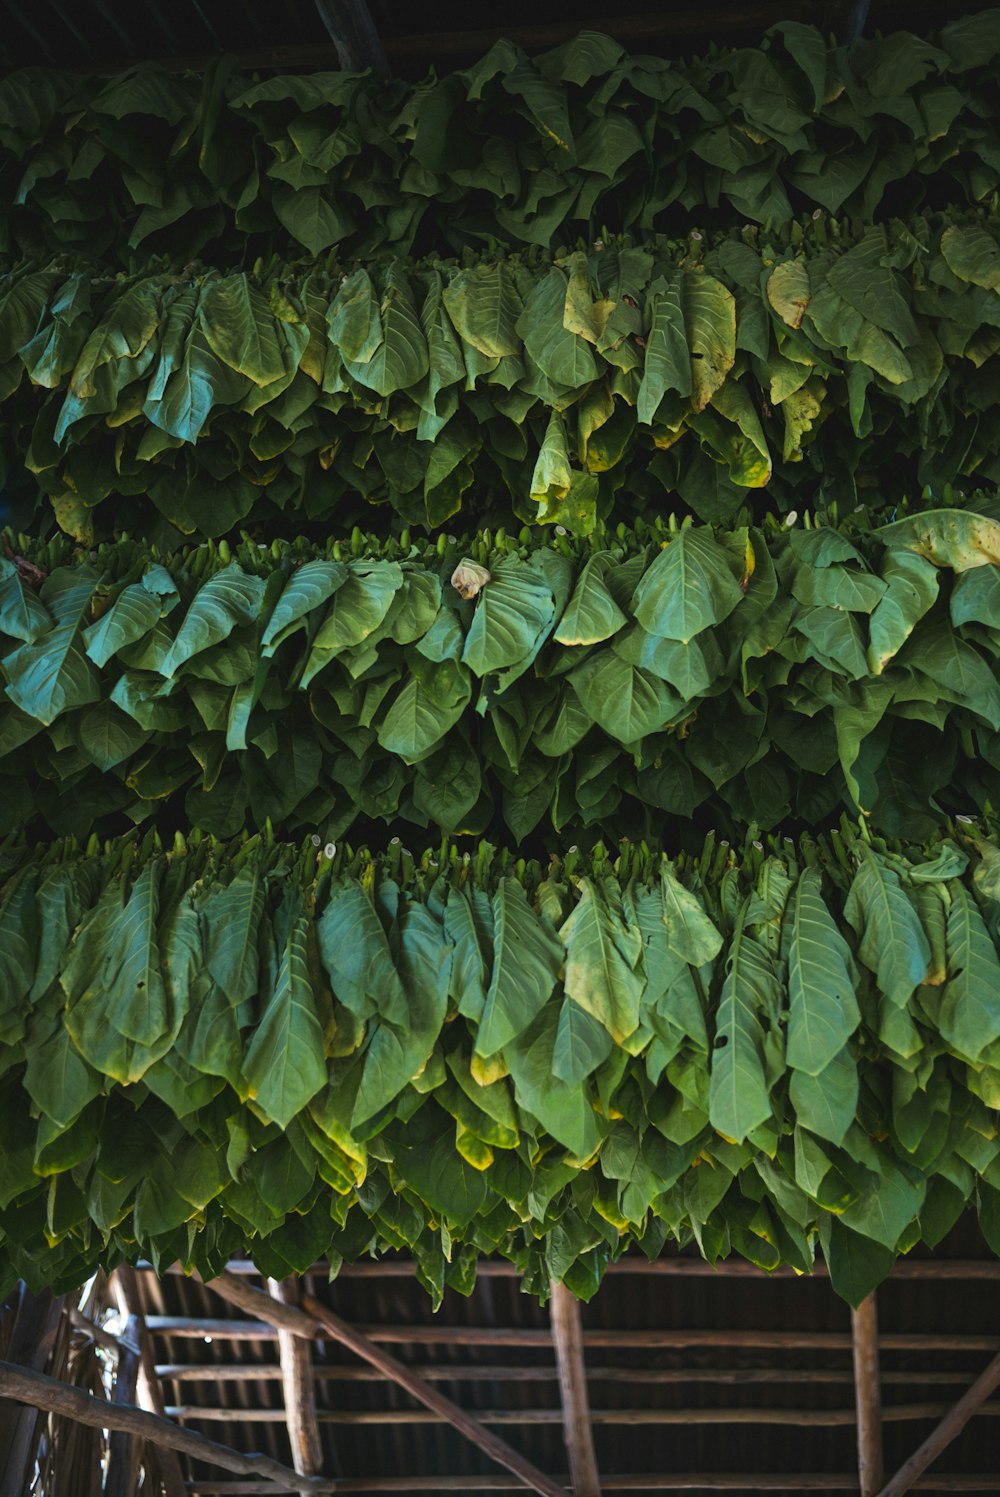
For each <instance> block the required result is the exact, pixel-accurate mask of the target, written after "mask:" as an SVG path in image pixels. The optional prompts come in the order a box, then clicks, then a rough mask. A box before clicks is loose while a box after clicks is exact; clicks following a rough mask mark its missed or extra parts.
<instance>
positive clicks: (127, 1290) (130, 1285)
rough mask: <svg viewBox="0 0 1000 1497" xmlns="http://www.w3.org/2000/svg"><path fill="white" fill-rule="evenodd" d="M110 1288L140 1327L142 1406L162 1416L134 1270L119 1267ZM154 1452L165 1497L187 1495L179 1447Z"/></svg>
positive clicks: (120, 1304)
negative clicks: (178, 1451) (178, 1452)
mask: <svg viewBox="0 0 1000 1497" xmlns="http://www.w3.org/2000/svg"><path fill="white" fill-rule="evenodd" d="M111 1287H112V1290H113V1292H114V1296H115V1303H116V1304H117V1305H118V1309H119V1312H120V1313H121V1314H122V1315H124V1316H126V1317H127V1319H128V1320H129V1321H131V1322H133V1323H134V1324H135V1326H136V1328H137V1334H138V1348H139V1377H138V1383H137V1390H138V1396H139V1407H140V1408H141V1409H145V1410H146V1412H147V1413H149V1414H159V1415H160V1416H161V1417H162V1416H163V1410H164V1408H165V1404H164V1399H163V1389H162V1388H161V1386H160V1380H159V1378H158V1377H157V1375H156V1360H155V1358H154V1356H153V1343H152V1341H151V1339H150V1335H149V1330H148V1329H147V1326H146V1317H145V1315H144V1314H143V1310H142V1300H141V1298H140V1295H139V1285H138V1281H137V1280H136V1276H135V1269H134V1268H130V1267H129V1266H128V1265H127V1264H124V1263H123V1264H122V1265H121V1267H119V1268H117V1269H116V1270H115V1273H114V1277H113V1278H112V1280H111ZM150 1449H151V1451H153V1454H154V1455H155V1459H156V1465H157V1470H158V1474H159V1478H160V1482H161V1483H162V1486H163V1489H164V1497H187V1487H186V1485H185V1482H184V1473H183V1471H182V1470H181V1463H180V1457H179V1456H178V1454H177V1452H176V1450H171V1449H170V1448H169V1447H168V1446H160V1447H159V1448H157V1449H155V1451H154V1450H153V1447H150Z"/></svg>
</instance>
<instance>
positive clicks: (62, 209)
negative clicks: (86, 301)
mask: <svg viewBox="0 0 1000 1497" xmlns="http://www.w3.org/2000/svg"><path fill="white" fill-rule="evenodd" d="M998 51H1000V19H998V16H997V12H995V11H993V12H987V13H985V14H981V15H975V16H969V17H965V18H963V19H961V20H958V21H955V22H953V23H952V24H951V25H948V26H945V27H944V28H943V29H942V31H941V32H940V34H939V35H938V38H937V42H936V44H935V43H933V42H931V41H929V40H926V39H921V38H918V37H915V36H912V35H909V34H907V33H905V32H904V33H900V34H897V35H893V36H888V37H885V38H878V39H874V40H864V41H858V42H856V43H855V44H853V45H851V46H848V47H830V46H828V44H827V42H826V40H825V39H824V37H823V35H822V34H821V33H820V32H819V31H818V30H817V29H815V28H814V27H811V26H805V25H800V24H798V23H796V22H785V23H783V24H781V25H778V26H776V27H773V28H772V29H771V30H770V31H769V32H768V33H767V34H766V35H765V37H764V39H763V41H762V44H761V46H760V48H755V49H723V50H720V49H716V48H713V49H712V50H711V51H710V52H709V53H708V55H706V56H704V57H699V58H695V59H693V60H691V61H688V62H679V61H670V62H668V61H665V60H664V59H662V58H657V57H641V56H637V57H630V56H628V55H627V54H626V53H625V52H624V51H623V49H622V48H621V47H620V46H619V45H618V44H617V43H615V42H613V41H611V40H610V39H609V38H608V37H606V36H600V35H597V34H595V33H584V34H583V35H582V36H580V37H578V38H577V39H576V40H575V41H572V42H570V43H568V44H567V45H566V46H564V47H560V48H558V49H557V50H555V51H553V52H549V53H547V54H545V55H543V56H539V57H531V58H529V57H527V56H526V55H525V54H524V53H523V52H522V51H521V50H520V49H518V48H517V47H514V46H512V45H511V44H510V43H509V42H501V43H499V44H498V45H497V46H495V47H493V48H492V49H491V50H490V51H489V52H488V53H487V55H486V56H485V57H484V58H483V59H482V61H481V62H479V63H477V64H476V65H475V66H474V67H472V68H470V69H467V70H465V71H463V72H457V73H453V74H450V75H449V76H446V77H444V78H441V79H437V78H435V77H434V76H431V77H429V78H427V79H425V80H423V81H422V82H420V83H416V84H414V83H408V82H404V81H401V80H397V81H388V80H386V79H382V78H378V77H371V76H358V75H352V74H349V73H311V74H307V75H303V76H292V77H274V78H268V79H267V80H265V81H263V82H261V81H257V80H254V79H252V78H250V77H248V76H246V75H242V74H240V73H239V72H238V71H236V69H235V67H234V65H233V63H232V61H231V60H221V61H220V62H218V63H217V64H215V65H213V66H210V67H209V68H207V69H206V70H205V71H204V72H201V73H197V74H186V75H185V74H179V73H174V72H168V71H164V70H161V69H158V68H155V67H140V68H135V69H133V70H131V71H130V72H128V73H125V74H122V75H119V76H118V77H115V78H113V79H111V80H108V79H107V78H88V77H84V76H81V75H79V74H70V73H55V72H46V71H44V70H42V69H37V68H31V69H26V70H23V71H20V72H14V73H11V74H8V75H7V76H6V77H5V78H4V79H3V80H2V82H0V197H2V199H3V200H4V202H5V203H9V204H10V205H11V206H10V210H9V211H7V212H5V213H4V215H3V217H2V221H0V251H2V252H5V253H14V254H17V253H24V252H27V253H39V252H44V251H51V250H60V249H67V248H85V249H86V250H87V252H88V253H99V254H101V255H102V256H103V257H105V258H106V259H107V260H108V261H109V262H111V263H119V264H124V265H130V264H133V263H137V262H138V261H139V260H140V259H144V258H145V257H146V256H148V255H149V254H151V253H153V254H156V253H167V254H170V255H171V256H173V257H174V258H175V259H181V260H183V259H190V258H192V257H194V256H196V255H200V254H203V253H206V252H207V253H210V254H213V255H219V256H222V257H223V258H224V259H225V260H226V261H228V262H232V261H234V260H235V261H236V262H237V263H239V262H240V260H241V259H242V258H243V257H244V256H245V255H246V254H247V251H248V250H249V252H250V255H251V258H252V256H253V254H256V253H258V252H259V250H260V249H261V248H264V249H265V251H269V250H270V249H273V248H282V247H288V246H300V247H301V248H302V249H305V250H306V251H308V252H309V253H310V254H318V253H321V252H322V251H324V250H326V249H328V248H331V247H333V248H338V249H339V251H340V253H341V254H342V255H343V256H345V257H351V256H357V257H359V258H365V259H370V258H371V257H372V256H374V255H378V254H384V253H385V252H386V251H387V250H392V251H393V252H399V250H403V251H404V252H405V251H409V250H412V249H417V250H418V252H424V251H425V250H429V249H442V250H457V249H462V248H464V247H466V246H469V245H471V246H480V245H482V244H484V243H487V242H489V241H491V240H496V239H500V240H503V241H504V242H507V243H514V244H535V245H544V246H548V245H550V244H552V243H553V242H556V243H558V242H560V238H561V237H562V238H565V237H573V236H575V235H576V234H577V233H580V232H586V231H587V227H588V225H590V224H592V223H594V222H596V223H601V222H605V223H614V224H616V225H618V226H619V227H622V228H635V229H637V230H638V231H640V232H650V231H654V230H666V231H668V232H669V231H671V230H674V231H676V230H677V229H678V228H680V229H682V230H685V229H686V227H687V225H688V224H689V223H690V221H691V219H692V216H694V217H695V218H696V219H697V220H699V221H702V220H705V221H711V222H712V223H720V222H721V223H724V224H728V223H731V222H732V221H733V220H734V218H735V219H738V220H750V221H755V222H760V223H763V222H765V221H766V220H768V219H771V220H773V221H775V222H777V221H780V220H784V219H788V218H790V217H792V216H793V215H794V214H795V213H797V212H801V211H803V210H804V209H806V210H812V209H815V208H822V209H824V210H826V211H828V212H833V213H839V212H847V213H850V214H852V215H856V216H860V217H863V218H865V219H869V220H870V219H872V218H873V217H875V216H883V215H884V213H885V212H886V211H887V205H888V211H894V210H895V209H896V208H898V207H900V206H904V207H909V208H914V207H920V206H922V204H923V203H924V202H926V201H931V202H941V201H946V200H947V201H958V202H965V203H972V202H979V201H982V200H984V199H985V198H987V197H988V196H989V195H990V194H991V193H994V192H996V190H997V186H998V171H997V163H996V161H995V159H994V155H993V153H992V151H991V142H992V132H993V128H994V127H993V121H994V120H995V118H996V115H997V111H998V107H1000V96H998V68H997V54H998Z"/></svg>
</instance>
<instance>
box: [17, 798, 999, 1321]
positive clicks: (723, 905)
mask: <svg viewBox="0 0 1000 1497" xmlns="http://www.w3.org/2000/svg"><path fill="white" fill-rule="evenodd" d="M0 867H2V869H3V871H4V878H5V881H4V883H3V885H2V888H0V1118H2V1119H3V1128H4V1141H5V1142H4V1149H3V1152H2V1154H0V1283H5V1282H9V1281H10V1280H11V1279H12V1278H16V1277H18V1276H23V1277H24V1278H26V1279H27V1280H28V1282H29V1283H31V1284H33V1285H35V1286H36V1287H40V1286H41V1285H42V1284H51V1285H53V1286H55V1287H57V1288H58V1287H60V1286H66V1285H70V1284H74V1283H78V1282H80V1281H81V1279H82V1278H84V1277H85V1276H86V1275H87V1274H88V1273H90V1272H91V1271H92V1270H93V1269H94V1267H95V1266H96V1265H97V1264H98V1263H99V1262H100V1263H103V1264H104V1265H105V1266H108V1267H110V1266H111V1265H113V1264H114V1263H116V1262H118V1261H120V1260H121V1259H122V1258H123V1257H124V1258H129V1259H133V1260H134V1259H135V1258H136V1257H137V1256H139V1255H148V1256H151V1257H152V1259H153V1261H154V1262H155V1263H161V1262H171V1261H173V1260H175V1259H178V1258H179V1259H181V1260H182V1261H183V1262H185V1263H187V1264H189V1265H195V1266H197V1267H198V1268H199V1270H200V1271H201V1272H202V1273H203V1274H204V1275H206V1276H209V1275H211V1274H212V1273H213V1272H215V1271H217V1270H218V1268H219V1267H220V1266H221V1265H222V1264H224V1262H225V1259H226V1257H227V1255H228V1254H229V1253H231V1252H233V1251H235V1250H243V1249H245V1248H247V1247H249V1249H250V1250H251V1251H252V1253H253V1256H254V1259H255V1261H256V1263H257V1264H258V1266H259V1267H260V1268H261V1270H262V1271H263V1272H265V1273H269V1274H272V1275H275V1276H279V1275H283V1274H286V1273H287V1272H289V1271H290V1270H296V1271H303V1270H305V1269H306V1268H308V1267H309V1266H311V1265H312V1263H313V1262H314V1261H315V1260H316V1259H317V1258H318V1257H320V1256H321V1255H323V1254H327V1255H328V1256H329V1259H330V1261H331V1263H332V1265H333V1266H334V1268H336V1266H337V1265H338V1263H339V1262H340V1261H341V1259H342V1258H354V1257H356V1256H357V1255H358V1254H360V1253H362V1252H365V1251H367V1250H369V1249H377V1250H386V1249H389V1248H396V1247H402V1246H406V1247H409V1248H411V1249H412V1250H413V1253H414V1255H415V1257H416V1261H417V1264H418V1269H419V1272H420V1274H421V1276H422V1278H423V1281H424V1282H425V1283H426V1284H427V1285H428V1287H429V1288H431V1289H432V1291H433V1292H434V1293H435V1294H440V1292H441V1289H442V1286H443V1284H444V1283H445V1282H447V1283H450V1284H452V1285H454V1286H455V1287H457V1288H460V1289H465V1290H468V1289H470V1288H471V1285H472V1282H473V1280H474V1274H475V1258H476V1255H477V1254H478V1253H485V1252H489V1253H501V1254H503V1255H505V1256H506V1257H508V1258H510V1259H512V1260H513V1261H514V1262H515V1263H517V1264H518V1266H519V1267H520V1268H521V1269H522V1271H523V1272H524V1274H525V1276H526V1281H527V1284H528V1286H529V1287H533V1288H535V1289H536V1290H540V1291H544V1292H547V1290H546V1287H545V1286H546V1285H547V1283H548V1280H549V1278H550V1276H551V1277H555V1278H557V1279H564V1280H565V1281H566V1282H568V1283H569V1284H570V1285H571V1286H572V1288H573V1289H574V1290H575V1291H576V1292H577V1293H580V1294H584V1295H586V1294H590V1293H592V1292H593V1291H594V1289H595V1288H596V1286H597V1284H598V1282H599V1280H600V1277H601V1274H602V1272H603V1269H604V1267H605V1266H606V1264H607V1263H608V1261H609V1260H610V1259H612V1258H615V1257H617V1256H618V1255H620V1254H621V1253H622V1252H624V1251H626V1250H627V1249H628V1248H629V1247H630V1246H631V1245H633V1244H636V1243H637V1244H638V1245H639V1246H640V1247H641V1249H642V1250H643V1251H644V1252H646V1253H647V1254H649V1255H650V1256H655V1255H656V1254H657V1253H658V1252H659V1250H660V1249H661V1247H662V1245H663V1243H664V1242H665V1241H666V1240H668V1239H672V1240H676V1241H677V1242H679V1243H681V1244H684V1243H687V1242H689V1241H691V1240H696V1241H697V1243H698V1244H699V1246H700V1248H701V1250H702V1251H703V1252H704V1253H705V1255H706V1256H707V1257H708V1258H709V1259H711V1260H715V1259H716V1258H718V1257H719V1256H720V1255H726V1254H728V1253H730V1252H737V1253H740V1254H743V1255H744V1256H746V1257H748V1258H749V1259H750V1260H751V1261H753V1262H754V1263H757V1264H759V1265H761V1266H763V1267H766V1268H773V1267H776V1266H777V1265H778V1264H779V1263H788V1264H791V1265H793V1266H794V1267H795V1268H796V1269H798V1270H799V1271H802V1272H809V1271H810V1268H811V1265H812V1262H813V1254H814V1250H815V1248H816V1246H817V1244H818V1243H819V1244H822V1247H823V1252H824V1256H825V1258H826V1261H827V1263H828V1264H829V1267H830V1272H831V1276H832V1279H833V1283H834V1287H835V1288H836V1289H837V1290H838V1291H839V1292H840V1293H841V1294H843V1295H845V1296H846V1297H847V1298H849V1299H850V1300H852V1302H855V1303H856V1302H857V1301H858V1300H859V1299H860V1298H861V1297H862V1296H863V1295H864V1294H866V1293H867V1292H868V1291H869V1290H870V1289H871V1287H872V1286H873V1284H874V1283H876V1282H877V1281H878V1280H880V1279H881V1278H882V1277H884V1275H885V1274H886V1273H887V1272H888V1270H889V1268H890V1267H891V1265H892V1263H893V1261H894V1259H895V1257H896V1255H897V1254H898V1253H901V1252H905V1251H907V1250H908V1249H909V1248H910V1247H911V1246H913V1245H914V1244H915V1243H916V1242H918V1241H921V1240H922V1241H925V1242H928V1243H930V1244H931V1245H933V1244H935V1243H936V1242H938V1241H939V1240H940V1239H941V1238H942V1237H943V1236H944V1235H945V1234H946V1232H947V1231H948V1230H949V1228H950V1226H951V1225H952V1224H953V1222H954V1221H955V1219H956V1218H957V1216H958V1215H959V1214H960V1213H961V1211H962V1210H963V1209H965V1207H966V1205H967V1204H969V1203H974V1204H975V1205H976V1206H977V1207H978V1210H979V1215H980V1221H981V1222H982V1225H983V1229H984V1231H985V1233H986V1236H987V1239H988V1240H989V1241H990V1242H991V1243H992V1244H993V1245H994V1246H995V1247H996V1248H997V1249H998V1250H1000V1139H998V1136H997V1125H996V1111H995V1109H996V1107H997V1105H998V1103H1000V961H998V958H997V952H996V941H997V939H998V938H1000V847H998V846H997V844H996V843H995V842H994V841H992V840H991V839H990V838H989V836H988V835H987V834H986V833H985V832H984V831H983V830H982V829H981V828H977V827H975V826H972V825H971V824H966V825H962V826H960V827H959V828H958V829H957V831H953V832H952V834H951V835H950V836H949V835H944V836H942V835H941V834H938V836H937V837H935V838H933V839H931V841H930V842H929V843H928V844H927V845H926V846H923V847H920V846H914V845H910V844H907V845H900V844H891V845H890V844H886V843H884V842H881V841H878V840H877V839H872V838H871V836H870V835H868V834H862V835H859V834H858V833H857V832H854V831H851V829H850V828H849V827H848V826H846V825H845V826H844V828H843V829H842V830H841V832H839V833H837V832H834V833H831V834H829V835H827V836H823V837H820V838H819V839H818V840H817V841H814V840H813V839H810V838H803V839H802V840H801V841H800V842H799V843H794V842H792V841H791V840H788V839H786V840H784V841H781V840H778V839H774V840H772V841H771V842H770V843H769V845H768V846H767V847H765V846H764V845H763V844H762V843H761V842H748V843H747V844H746V846H745V848H744V849H743V852H742V853H741V854H737V853H736V852H735V851H734V850H733V849H732V848H730V847H729V846H728V844H726V843H721V844H718V845H714V839H712V838H710V839H709V840H708V842H707V843H706V844H705V846H704V848H703V849H702V850H701V852H700V853H699V854H695V855H690V856H681V857H679V858H677V859H676V860H674V861H670V860H668V859H666V858H665V857H664V856H663V855H662V854H659V853H655V852H652V851H650V850H649V849H648V848H646V847H645V846H642V847H631V846H624V847H623V848H622V849H621V851H620V852H619V854H618V855H617V856H616V857H615V856H612V855H610V854H608V853H607V852H606V851H605V850H604V849H603V848H602V847H598V848H597V849H595V851H594V853H593V854H592V856H590V857H584V856H581V855H579V854H577V853H575V852H574V853H571V854H569V855H568V856H567V857H566V858H565V859H563V860H560V859H552V860H550V862H549V863H548V865H547V866H545V867H542V866H540V865H538V864H532V863H529V864H526V863H525V862H524V861H522V860H517V859H516V858H515V857H514V855H512V854H511V853H509V852H507V851H502V852H498V851H495V850H494V849H491V848H490V847H488V846H486V845H485V844H484V845H482V846H480V848H479V849H478V851H477V852H476V853H475V854H474V855H471V856H470V855H469V854H467V853H466V854H460V853H459V852H458V850H457V849H456V848H455V846H454V845H449V844H448V843H447V842H445V843H444V844H443V845H442V847H441V849H440V851H439V853H438V854H437V856H433V855H431V854H425V855H424V856H423V857H422V858H421V859H419V860H418V861H415V860H414V859H413V858H412V857H411V856H410V855H409V854H408V853H406V852H405V851H404V850H402V849H401V848H399V847H394V848H392V849H390V850H389V852H388V854H386V855H385V856H381V857H375V858H372V857H371V856H370V855H369V854H367V853H365V852H362V853H358V854H353V853H351V852H350V851H349V850H345V849H343V848H340V849H338V848H335V847H333V846H329V847H327V848H325V849H320V850H317V849H315V848H314V846H313V845H312V843H311V842H307V843H306V845H305V847H304V848H303V849H298V848H296V847H293V846H289V845H288V844H281V843H277V842H274V841H273V840H272V839H270V838H264V839H253V840H250V841H243V842H240V843H237V844H234V845H230V846H223V845H220V844H218V843H216V842H214V841H212V840H211V839H201V838H199V837H197V836H196V837H195V838H193V839H191V840H190V841H189V843H188V844H187V845H185V844H184V842H183V841H182V839H180V838H178V839H177V841H176V843H175V845H174V847H173V848H172V850H170V851H167V852H164V851H162V850H161V848H160V846H159V844H158V843H157V842H156V841H155V839H153V838H151V837H147V838H146V840H145V841H144V842H143V843H141V844H140V843H138V842H137V841H135V840H130V841H126V842H124V843H123V842H118V843H112V844H108V845H106V846H104V847H101V846H100V845H98V843H97V842H96V840H94V841H92V842H91V843H90V844H89V845H88V847H87V848H86V849H85V850H76V849H74V848H72V847H71V846H64V845H56V846H54V847H52V848H50V849H49V850H47V851H39V850H37V849H28V848H27V847H26V846H24V845H23V844H19V843H10V842H8V843H7V844H6V845H5V846H4V847H3V848H2V849H0Z"/></svg>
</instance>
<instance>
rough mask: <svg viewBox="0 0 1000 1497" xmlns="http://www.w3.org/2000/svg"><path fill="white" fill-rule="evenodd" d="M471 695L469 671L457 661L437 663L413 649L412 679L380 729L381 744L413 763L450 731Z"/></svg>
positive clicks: (411, 660) (406, 683) (410, 674)
mask: <svg viewBox="0 0 1000 1497" xmlns="http://www.w3.org/2000/svg"><path fill="white" fill-rule="evenodd" d="M471 695H472V685H471V682H470V681H469V676H468V672H467V671H465V670H464V669H463V668H462V666H461V665H459V663H458V661H456V660H442V661H440V662H434V661H430V660H426V659H425V658H424V657H423V656H421V655H419V654H417V653H416V652H414V653H413V655H412V656H411V657H410V667H409V679H408V680H407V681H406V682H405V684H404V686H403V688H402V690H401V691H400V692H399V694H398V696H397V697H396V698H395V700H394V701H393V703H392V706H391V707H390V708H389V711H388V712H387V713H386V716H385V718H384V719H383V721H382V725H381V727H380V728H379V730H378V741H379V743H380V744H381V745H382V747H383V748H384V749H385V750H386V752H387V753H390V754H398V755H399V756H400V758H402V759H404V760H405V761H406V762H407V763H408V764H409V763H413V762H414V761H415V760H417V759H420V758H422V757H423V756H424V755H425V754H428V753H429V752H430V751H431V749H433V748H434V746H435V745H436V744H438V743H440V741H441V740H442V739H443V738H444V737H445V736H446V734H448V733H449V732H450V731H451V729H452V728H453V727H454V726H455V724H456V723H457V722H458V720H459V718H460V717H461V716H462V713H463V712H464V711H465V708H466V707H467V705H468V703H469V699H470V697H471Z"/></svg>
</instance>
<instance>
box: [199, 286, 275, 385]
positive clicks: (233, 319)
mask: <svg viewBox="0 0 1000 1497" xmlns="http://www.w3.org/2000/svg"><path fill="white" fill-rule="evenodd" d="M198 317H199V321H200V324H201V328H202V331H203V332H204V335H205V337H206V339H207V340H208V344H209V347H210V348H211V349H212V351H213V352H214V353H215V354H217V355H218V357H219V358H220V359H221V360H222V362H223V363H224V364H226V365H228V367H229V368H230V369H235V370H236V371H237V373H239V374H245V375H246V377H247V378H248V379H250V380H252V381H253V383H254V384H255V385H258V386H264V385H269V384H271V383H272V382H273V381H274V380H278V379H281V378H282V376H283V375H284V374H285V368H286V366H285V354H284V350H283V347H282V341H281V337H280V335H279V333H278V324H277V323H276V321H275V318H274V314H273V313H272V311H271V308H270V306H269V305H268V302H267V300H266V298H265V297H264V296H263V294H262V293H261V292H260V291H259V290H258V289H257V288H256V286H254V285H253V284H252V283H251V281H250V280H249V279H248V278H247V276H245V275H233V276H227V277H226V278H225V279H224V280H223V279H220V280H213V281H209V282H208V283H207V284H206V286H205V288H204V290H203V292H202V295H201V301H200V303H199V308H198Z"/></svg>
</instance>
